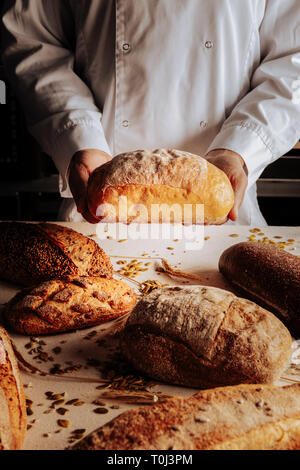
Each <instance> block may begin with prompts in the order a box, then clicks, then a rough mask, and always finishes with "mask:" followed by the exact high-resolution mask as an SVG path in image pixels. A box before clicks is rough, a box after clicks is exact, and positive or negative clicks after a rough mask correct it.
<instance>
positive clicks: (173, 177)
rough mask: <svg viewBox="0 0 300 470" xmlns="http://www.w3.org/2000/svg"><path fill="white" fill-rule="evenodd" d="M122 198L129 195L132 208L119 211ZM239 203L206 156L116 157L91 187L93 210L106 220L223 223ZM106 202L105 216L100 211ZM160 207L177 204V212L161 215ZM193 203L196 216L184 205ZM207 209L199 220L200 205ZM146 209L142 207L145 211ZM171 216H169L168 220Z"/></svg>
mask: <svg viewBox="0 0 300 470" xmlns="http://www.w3.org/2000/svg"><path fill="white" fill-rule="evenodd" d="M120 196H126V197H127V206H128V207H127V210H126V208H124V207H123V208H122V209H120V211H119V198H120ZM233 203H234V193H233V190H232V186H231V184H230V181H229V180H228V178H227V176H226V175H225V173H224V172H223V171H221V170H220V169H219V168H217V167H216V166H214V165H212V164H211V163H209V162H207V161H206V160H205V159H204V158H201V157H199V156H196V155H193V154H191V153H188V152H183V151H179V150H166V149H157V150H152V151H147V150H138V151H135V152H129V153H124V154H121V155H118V156H116V157H115V158H113V159H112V160H111V161H110V162H108V163H106V164H105V165H102V166H101V167H99V168H97V169H96V170H95V171H94V172H93V173H92V175H91V177H90V180H89V185H88V205H89V209H90V212H91V213H92V214H93V215H94V216H95V217H97V218H98V220H102V219H104V218H105V221H107V222H125V223H130V222H132V221H133V220H134V219H135V217H136V216H137V208H135V207H134V206H135V205H136V204H138V205H139V207H138V211H139V222H144V223H148V222H149V223H150V222H152V223H153V222H156V223H159V222H177V223H182V222H184V223H200V224H202V223H203V222H204V223H205V224H222V223H224V222H225V221H226V220H227V215H228V213H229V212H230V210H231V208H232V206H233ZM103 204H106V205H107V206H106V207H105V210H104V212H103V213H101V212H100V210H99V208H100V207H101V205H103ZM157 204H165V205H168V206H169V207H171V206H173V209H174V213H173V212H172V213H171V214H170V212H168V211H167V212H166V213H165V214H164V213H163V214H161V215H160V216H159V213H158V212H156V209H157V207H156V206H155V205H157ZM187 204H192V205H193V206H194V208H193V214H192V215H191V216H189V215H188V213H187V212H186V213H185V217H184V220H183V214H184V212H183V209H184V205H187ZM202 204H203V205H204V221H203V218H201V217H200V219H197V214H196V209H195V207H196V205H202ZM141 205H143V208H142V207H141ZM169 217H170V218H169Z"/></svg>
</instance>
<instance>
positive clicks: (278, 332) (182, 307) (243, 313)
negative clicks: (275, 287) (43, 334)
mask: <svg viewBox="0 0 300 470" xmlns="http://www.w3.org/2000/svg"><path fill="white" fill-rule="evenodd" d="M291 344H292V338H291V336H290V334H289V332H288V330H287V329H286V328H285V326H284V325H283V324H282V323H281V321H280V320H279V319H278V318H276V317H275V316H274V315H273V314H272V313H270V312H268V311H267V310H264V309H263V308H261V307H259V306H258V305H256V304H254V303H253V302H250V301H248V300H245V299H241V298H238V297H236V296H235V295H234V294H232V293H231V292H227V291H224V290H222V289H217V288H214V287H202V286H191V287H169V288H168V287H164V288H161V289H157V290H155V291H153V292H151V293H150V294H149V295H147V296H145V297H143V298H142V299H141V300H140V301H139V302H138V303H137V305H136V306H135V308H134V309H133V311H132V312H131V315H130V317H129V318H128V320H127V323H126V325H125V329H124V331H123V334H122V337H121V348H122V351H123V354H124V356H125V358H126V359H127V360H128V361H129V362H130V363H131V364H132V365H133V366H134V367H135V368H136V369H137V370H138V371H139V372H142V373H143V374H146V375H147V376H149V377H152V378H154V379H157V380H160V381H163V382H167V383H173V384H179V385H184V386H186V387H195V388H196V387H197V388H205V387H206V388H207V387H214V386H220V385H234V384H239V383H272V382H273V381H275V380H276V379H277V378H278V377H279V375H280V373H281V372H282V371H283V369H284V368H285V367H286V366H287V363H288V361H289V359H290V356H291Z"/></svg>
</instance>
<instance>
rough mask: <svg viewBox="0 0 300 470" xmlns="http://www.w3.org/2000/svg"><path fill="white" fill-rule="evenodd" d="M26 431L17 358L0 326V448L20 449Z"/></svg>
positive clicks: (23, 397)
mask: <svg viewBox="0 0 300 470" xmlns="http://www.w3.org/2000/svg"><path fill="white" fill-rule="evenodd" d="M25 433H26V401H25V395H24V391H23V386H22V383H21V379H20V374H19V370H18V364H17V360H16V358H15V355H14V352H13V349H12V346H11V343H10V339H9V337H8V335H7V333H6V331H5V330H4V329H3V328H1V327H0V450H18V449H21V447H22V445H23V441H24V439H25Z"/></svg>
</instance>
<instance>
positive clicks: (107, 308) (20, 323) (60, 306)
mask: <svg viewBox="0 0 300 470" xmlns="http://www.w3.org/2000/svg"><path fill="white" fill-rule="evenodd" d="M135 303H136V294H135V292H134V291H133V290H132V289H131V288H130V287H129V286H128V285H127V284H125V282H122V281H117V280H115V279H102V278H98V277H86V276H80V277H70V278H69V279H68V280H52V281H47V282H44V283H42V284H40V285H38V286H36V287H34V288H31V289H30V288H28V289H24V290H23V291H21V292H20V293H18V294H17V295H16V296H15V297H14V298H13V299H12V300H11V301H10V302H8V304H7V305H6V307H5V309H4V312H3V315H4V318H5V320H6V322H7V324H8V325H9V326H10V327H11V328H12V329H13V330H15V331H17V332H19V333H22V334H28V335H42V334H51V333H60V332H63V331H70V330H76V329H79V328H86V327H88V326H93V325H99V324H101V323H104V322H107V321H109V320H113V319H114V318H118V317H120V316H122V315H124V314H126V313H128V312H130V310H131V309H132V308H133V307H134V305H135Z"/></svg>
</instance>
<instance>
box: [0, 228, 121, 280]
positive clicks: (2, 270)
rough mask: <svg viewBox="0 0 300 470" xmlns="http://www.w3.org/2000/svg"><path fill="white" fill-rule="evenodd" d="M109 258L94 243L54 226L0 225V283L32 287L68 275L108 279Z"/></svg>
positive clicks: (110, 275)
mask: <svg viewBox="0 0 300 470" xmlns="http://www.w3.org/2000/svg"><path fill="white" fill-rule="evenodd" d="M112 273H113V267H112V265H111V262H110V260H109V258H108V256H107V255H106V254H105V253H104V251H103V250H102V249H101V248H100V247H99V245H98V244H97V243H96V242H95V241H94V240H90V239H89V238H88V237H85V236H84V235H82V234H80V233H78V232H76V231H75V230H72V229H69V228H67V227H62V226H59V225H56V224H47V223H42V224H27V223H18V222H2V223H0V279H2V280H5V281H9V282H13V283H15V284H21V285H24V286H30V285H34V284H36V283H39V282H42V281H45V280H48V279H62V278H64V277H65V276H68V275H74V276H78V275H79V276H84V275H86V276H101V277H108V278H111V277H112Z"/></svg>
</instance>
